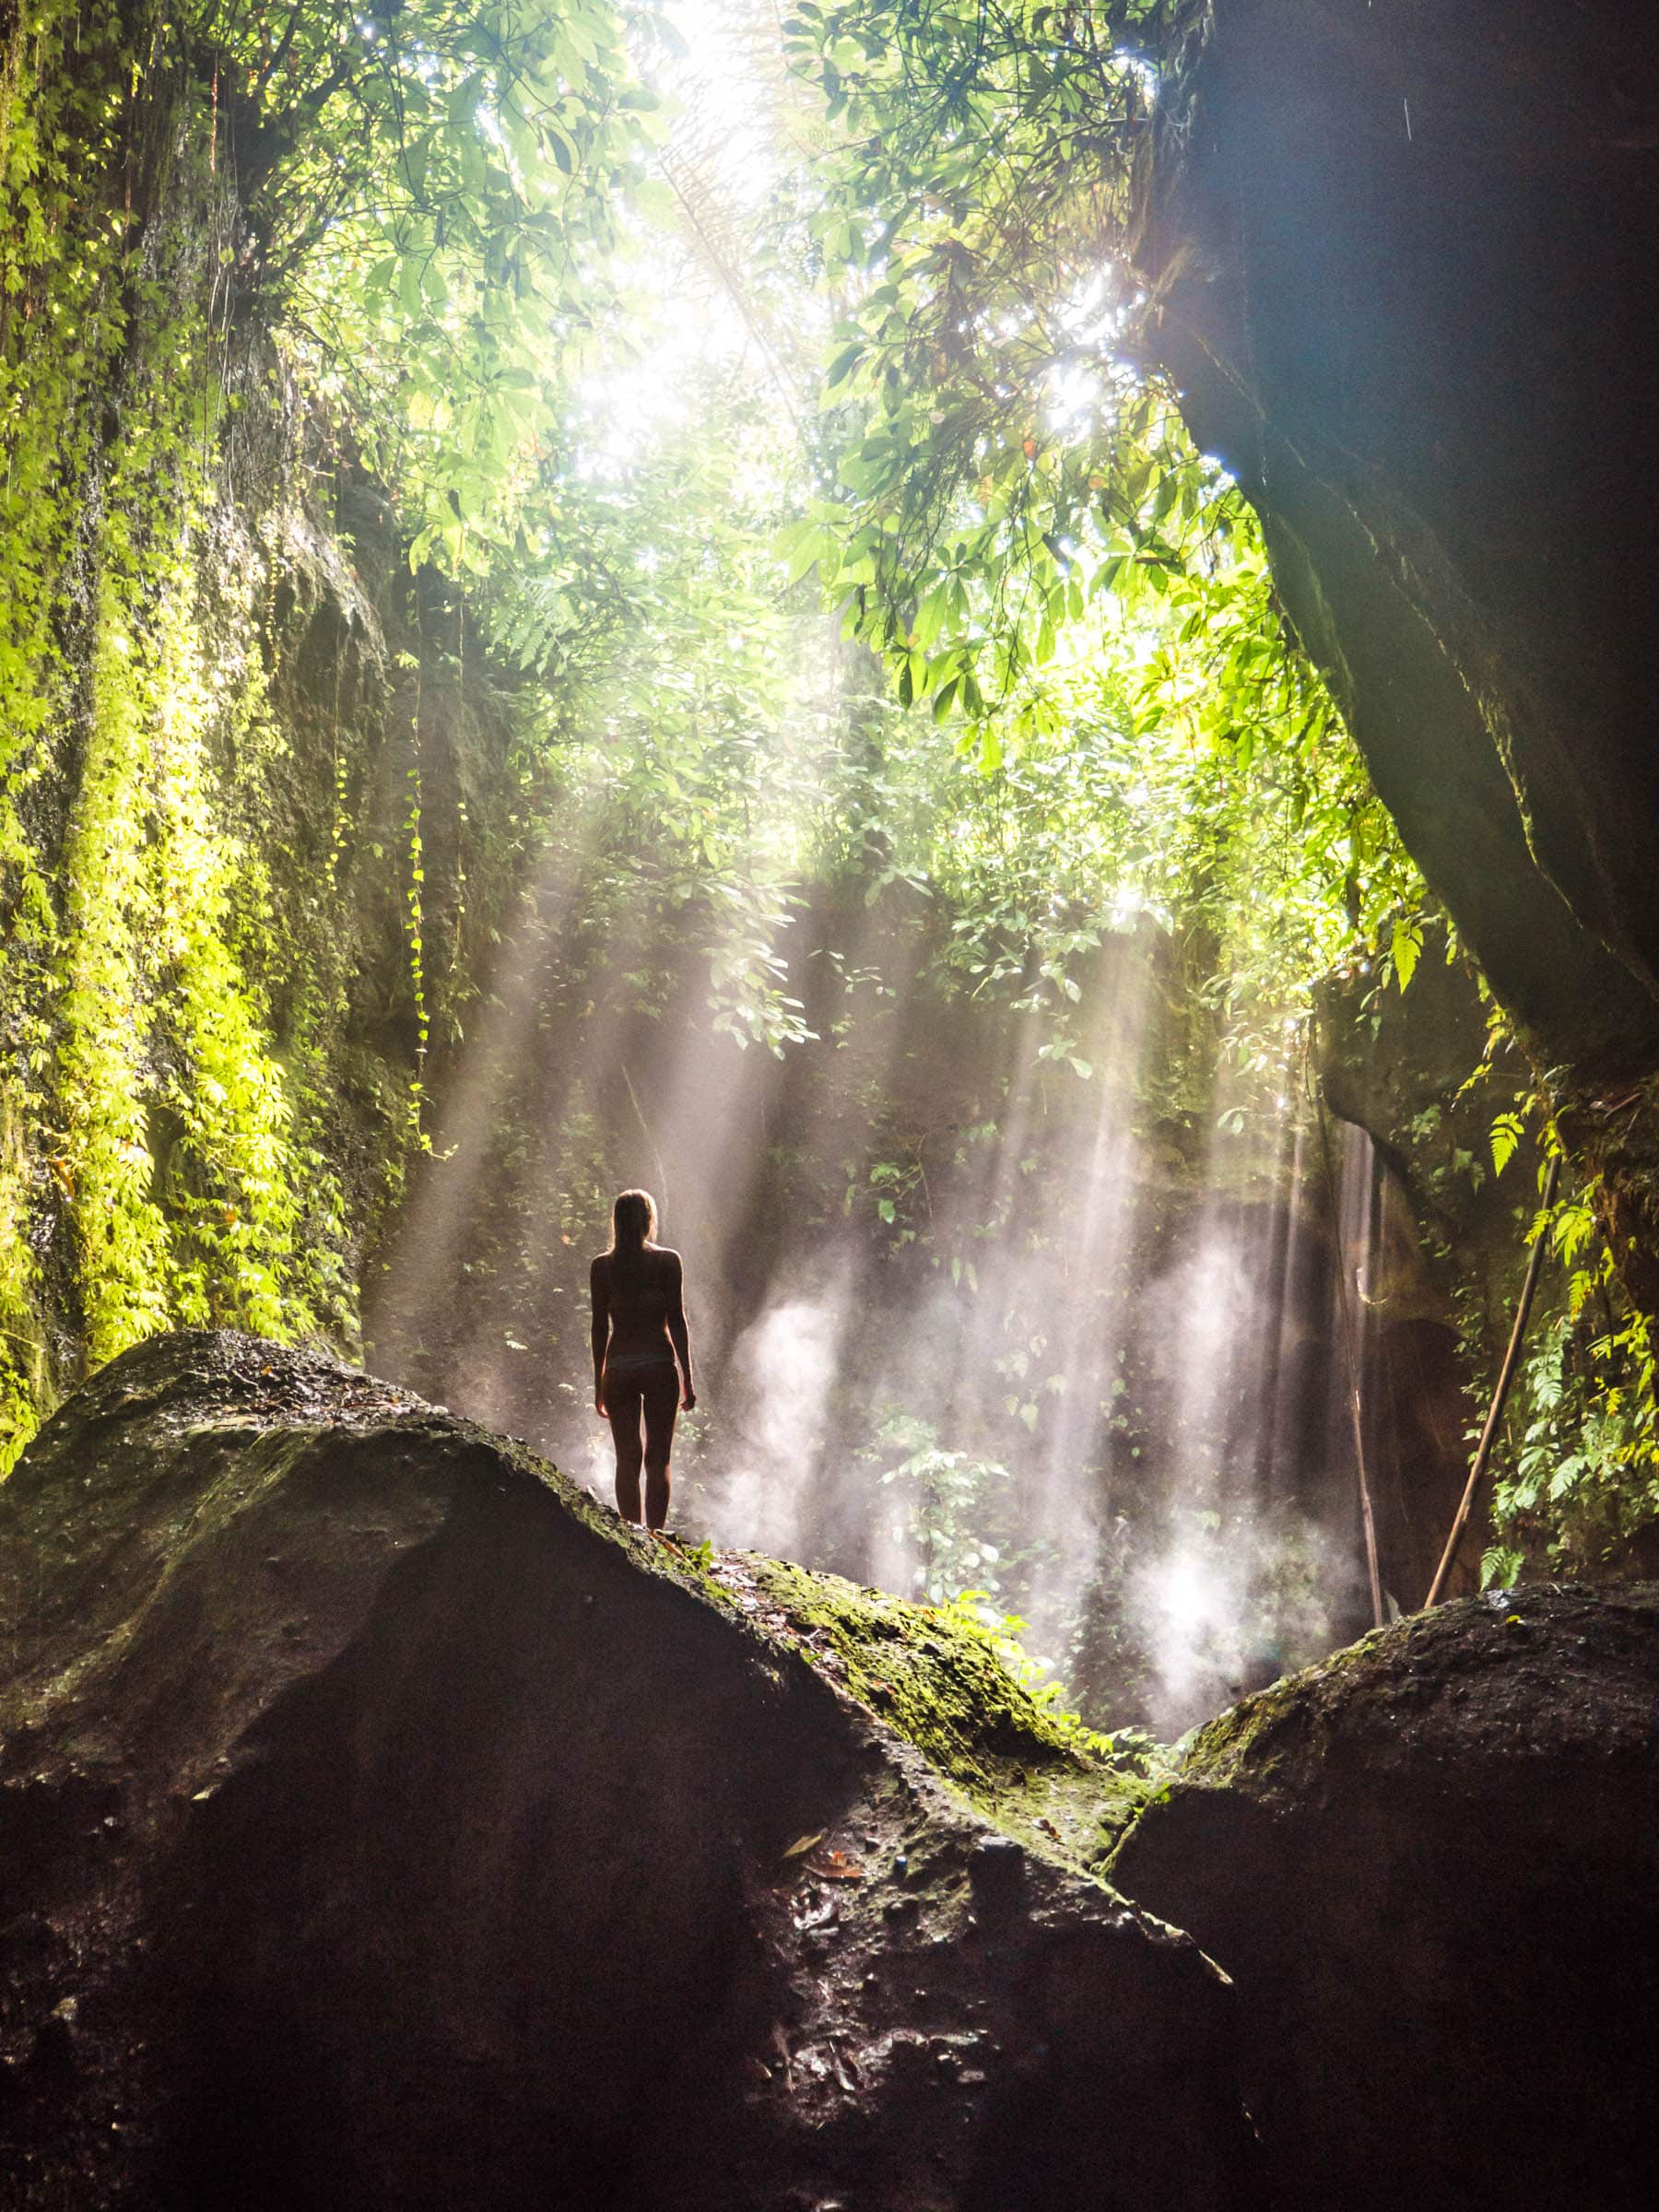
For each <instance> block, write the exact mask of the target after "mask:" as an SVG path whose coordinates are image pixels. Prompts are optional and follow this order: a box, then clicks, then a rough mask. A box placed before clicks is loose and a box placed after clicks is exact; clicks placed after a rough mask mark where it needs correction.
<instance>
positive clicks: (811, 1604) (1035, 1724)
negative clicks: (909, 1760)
mask: <svg viewBox="0 0 1659 2212" xmlns="http://www.w3.org/2000/svg"><path fill="white" fill-rule="evenodd" d="M702 1572H703V1573H704V1575H705V1578H706V1579H707V1580H708V1581H709V1583H711V1584H712V1587H713V1588H714V1589H715V1590H716V1591H717V1592H720V1593H723V1594H724V1596H725V1597H726V1598H727V1599H728V1600H729V1601H731V1602H735V1604H736V1605H737V1606H739V1607H740V1608H741V1609H743V1610H745V1611H746V1612H747V1614H748V1615H749V1617H750V1618H752V1619H753V1620H754V1622H755V1623H756V1625H757V1626H758V1627H759V1628H760V1629H761V1630H763V1631H764V1632H765V1633H767V1634H768V1635H770V1636H772V1637H774V1638H776V1639H778V1640H780V1641H782V1642H784V1643H786V1644H787V1645H789V1646H790V1647H791V1648H792V1649H794V1650H796V1651H799V1652H800V1653H802V1655H803V1656H804V1657H805V1658H806V1661H807V1662H808V1664H810V1665H813V1666H815V1667H816V1668H817V1669H818V1671H819V1672H820V1673H821V1674H823V1675H824V1676H825V1677H826V1678H827V1679H828V1680H829V1681H830V1683H831V1684H832V1685H833V1686H834V1687H835V1688H837V1689H838V1690H840V1691H841V1692H843V1693H844V1694H845V1695H846V1696H848V1697H851V1698H853V1699H855V1700H857V1701H858V1703H860V1704H861V1705H864V1706H866V1707H867V1708H868V1709H869V1711H870V1712H873V1713H874V1714H875V1715H876V1717H877V1719H878V1720H880V1721H882V1722H884V1723H885V1724H887V1725H888V1727H890V1728H892V1729H894V1730H896V1731H897V1733H898V1734H899V1735H902V1736H905V1737H907V1738H908V1739H909V1741H910V1742H912V1743H913V1744H914V1745H915V1746H916V1747H917V1748H918V1750H920V1751H922V1752H923V1753H924V1755H925V1757H926V1758H927V1759H928V1760H929V1762H930V1763H931V1764H932V1765H933V1767H934V1768H935V1770H936V1771H937V1772H938V1773H939V1774H940V1775H941V1776H942V1778H943V1779H944V1780H945V1781H946V1782H947V1783H949V1784H950V1785H951V1786H952V1787H953V1788H954V1789H957V1790H959V1791H960V1793H961V1794H962V1795H963V1796H965V1797H966V1798H967V1799H968V1800H969V1802H970V1803H971V1804H972V1805H974V1806H977V1807H978V1809H979V1810H980V1811H982V1812H983V1813H984V1814H985V1815H986V1816H987V1817H988V1818H994V1820H995V1822H996V1823H997V1825H998V1826H999V1827H1000V1828H1002V1829H1003V1830H1006V1832H1007V1833H1008V1834H1011V1835H1014V1836H1016V1837H1018V1839H1019V1840H1020V1841H1022V1842H1024V1843H1026V1844H1027V1845H1028V1846H1029V1847H1030V1849H1032V1850H1034V1851H1035V1852H1037V1853H1039V1855H1040V1856H1042V1857H1058V1858H1061V1859H1063V1860H1065V1862H1066V1863H1068V1864H1072V1865H1082V1866H1088V1867H1090V1868H1092V1867H1093V1866H1094V1865H1096V1864H1097V1863H1098V1862H1099V1861H1100V1858H1101V1857H1102V1856H1103V1855H1104V1853H1106V1852H1107V1851H1108V1850H1110V1848H1111V1847H1112V1844H1113V1843H1114V1842H1115V1841H1116V1839H1117V1836H1118V1835H1119V1833H1120V1832H1121V1831H1122V1830H1123V1829H1124V1827H1126V1826H1127V1824H1128V1822H1129V1821H1130V1820H1131V1819H1132V1818H1134V1816H1135V1812H1136V1811H1137V1810H1138V1809H1139V1807H1140V1806H1141V1805H1142V1804H1143V1803H1144V1802H1145V1799H1146V1797H1147V1793H1148V1791H1149V1789H1150V1788H1151V1786H1152V1785H1151V1783H1149V1782H1148V1781H1147V1773H1148V1771H1150V1768H1151V1766H1152V1764H1153V1762H1154V1760H1155V1759H1156V1757H1157V1754H1156V1751H1155V1747H1153V1746H1152V1745H1151V1744H1150V1743H1149V1741H1148V1740H1147V1738H1146V1737H1145V1736H1143V1735H1139V1734H1138V1733H1137V1732H1136V1731H1135V1730H1124V1731H1120V1732H1119V1733H1118V1734H1116V1735H1110V1736H1107V1735H1098V1734H1096V1733H1095V1732H1094V1731H1093V1730H1091V1729H1088V1728H1086V1727H1085V1726H1084V1725H1083V1724H1082V1723H1081V1722H1080V1721H1079V1720H1078V1718H1077V1715H1076V1714H1075V1713H1071V1712H1065V1711H1064V1710H1062V1708H1061V1707H1060V1705H1059V1703H1058V1699H1059V1696H1060V1694H1061V1693H1060V1692H1059V1691H1058V1690H1057V1688H1055V1687H1054V1686H1053V1684H1045V1683H1044V1681H1043V1679H1042V1677H1041V1669H1037V1668H1034V1667H1033V1665H1032V1663H1031V1662H1030V1660H1029V1659H1028V1658H1027V1657H1026V1655H1025V1653H1024V1652H1023V1650H1022V1649H1021V1647H1020V1645H1019V1643H1018V1641H1017V1637H1016V1635H1015V1634H1014V1633H1013V1632H1011V1631H1017V1630H1018V1628H1019V1627H1020V1626H1021V1625H1023V1624H1021V1623H1019V1622H1018V1621H1016V1622H1013V1623H1011V1624H1004V1623H1001V1622H999V1621H998V1620H997V1619H996V1618H995V1617H994V1615H988V1614H987V1613H986V1612H985V1610H984V1609H983V1608H982V1606H979V1605H977V1604H976V1603H975V1602H974V1600H973V1596H972V1594H970V1595H969V1596H967V1597H965V1598H959V1599H956V1600H954V1601H952V1602H950V1603H948V1604H944V1605H939V1606H918V1605H912V1604H910V1603H909V1602H907V1601H906V1600H904V1599H902V1598H897V1597H892V1596H889V1595H888V1594H887V1593H885V1592H883V1591H879V1590H860V1589H859V1588H857V1587H856V1585H855V1584H853V1583H849V1582H845V1581H843V1580H842V1579H841V1576H839V1575H830V1574H815V1573H813V1572H811V1571H809V1570H808V1569H806V1568H804V1567H794V1566H786V1565H784V1564H783V1563H782V1561H780V1560H777V1559H764V1558H762V1557H760V1556H759V1554H756V1553H751V1552H724V1553H716V1554H714V1555H713V1557H712V1559H711V1560H710V1561H709V1563H708V1564H707V1566H706V1567H705V1568H704V1569H703V1570H702Z"/></svg>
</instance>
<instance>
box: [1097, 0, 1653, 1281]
mask: <svg viewBox="0 0 1659 2212" xmlns="http://www.w3.org/2000/svg"><path fill="white" fill-rule="evenodd" d="M1171 16H1172V19H1173V20H1174V22H1175V24H1176V25H1177V27H1178V32H1179V35H1178V36H1177V37H1176V39H1175V41H1174V44H1173V47H1172V50H1171V53H1170V54H1169V55H1168V57H1167V58H1168V64H1169V65H1168V67H1167V68H1166V71H1165V74H1164V76H1163V79H1162V83H1161V87H1160V91H1159V101H1158V106H1157V111H1156V113H1157V125H1156V133H1155V136H1156V147H1155V150H1154V151H1153V152H1152V154H1151V156H1150V159H1148V160H1147V161H1146V162H1145V163H1144V165H1143V171H1142V185H1143V189H1142V192H1141V194H1140V202H1141V215H1142V218H1143V223H1144V234H1143V236H1142V239H1141V241H1140V259H1141V263H1142V266H1143V271H1144V274H1145V277H1146V278H1147V288H1148V290H1149V291H1152V292H1153V293H1154V294H1155V296H1156V300H1157V303H1158V313H1159V321H1158V326H1157V329H1156V331H1155V334H1154V341H1153V342H1154V345H1155V347H1156V350H1157V353H1158V356H1159V361H1160V363H1161V365H1162V366H1163V367H1164V368H1165V369H1166V370H1167V371H1169V372H1170V374H1171V378H1172V381H1173V382H1174V383H1175V384H1176V385H1177V387H1178V388H1179V389H1180V391H1181V393H1182V410H1183V412H1184V414H1185V416H1186V418H1187V421H1188V423H1189V425H1190V427H1191V429H1192V431H1193V434H1194V438H1195V439H1196V441H1198V443H1199V444H1200V446H1201V447H1202V448H1203V449H1204V450H1205V451H1206V452H1208V453H1216V454H1218V455H1219V456H1220V457H1221V458H1222V459H1223V460H1224V461H1225V462H1226V464H1227V465H1228V466H1229V467H1230V469H1231V470H1232V471H1233V472H1234V474H1235V475H1236V476H1237V477H1238V478H1239V480H1240V482H1241V485H1242V486H1243V488H1244V490H1245V492H1246V493H1247V495H1248V497H1249V498H1250V500H1251V501H1252V503H1253V505H1254V506H1255V507H1256V508H1257V509H1258V510H1259V512H1260V513H1261V515H1262V519H1263V523H1264V525H1265V531H1266V535H1267V539H1268V543H1269V546H1270V548H1271V551H1272V555H1273V562H1274V571H1275V576H1276V580H1277V585H1278V588H1279V591H1280V594H1281V595H1282V597H1283V599H1284V602H1285V605H1286V606H1287V608H1288V611H1289V613H1290V615H1291V617H1292V618H1293V619H1294V621H1295V623H1296V626H1297V628H1298V629H1299V630H1300V634H1301V636H1302V638H1303V640H1304V641H1305V642H1306V643H1307V645H1308V647H1309V650H1310V651H1311V652H1312V654H1313V655H1314V657H1315V659H1317V660H1318V661H1319V663H1320V665H1322V666H1323V667H1324V670H1325V673H1326V674H1327V676H1328V677H1330V679H1331V682H1332V684H1333V687H1334V688H1335V692H1336V695H1337V697H1338V698H1339V700H1341V703H1342V706H1343V710H1344V712H1345V714H1346V716H1347V721H1348V724H1349V727H1350V728H1351V730H1352V732H1353V735H1354V737H1355V739H1356V741H1357V742H1358V744H1359V747H1360V749H1361V751H1362V752H1363V753H1364V755H1365V759H1366V762H1367V765H1368V766H1369V768H1370V770H1371V776H1372V778H1373V780H1374V782H1375V783H1376V787H1377V790H1378V792H1379V793H1380V794H1381V795H1382V799H1383V801H1384V803H1385V804H1386V806H1387V807H1388V809H1389V811H1390V813H1391V814H1392V815H1393V817H1394V820H1395V822H1396V823H1397V825H1398V827H1399V830H1400V834H1401V836H1402V838H1403V839H1404V841H1405V842H1406V846H1407V847H1408V848H1409V850H1410V852H1411V853H1412V855H1413V857H1414V858H1415V859H1416V860H1417V861H1418V864H1419V865H1420V866H1421V867H1422V869H1423V872H1424V874H1425V875H1426V876H1427V877H1428V878H1429V881H1430V884H1431V885H1432V886H1433V888H1434V889H1435V891H1436V892H1437V894H1438V895H1439V897H1440V898H1441V900H1443V901H1444V902H1445V905H1446V907H1447V908H1448V909H1449V911H1450V912H1452V913H1453V915H1454V916H1455V917H1456V920H1457V924H1458V927H1459V930H1460V932H1461V934H1462V936H1463V939H1464V942H1465V944H1466V945H1468V946H1470V947H1473V948H1474V950H1475V952H1476V953H1477V956H1478V958H1479V960H1480V963H1481V965H1482V967H1483V969H1484V970H1485V971H1486V973H1487V975H1488V979H1489V980H1490V982H1491V984H1492V987H1493V989H1494V990H1495V991H1496V992H1497V994H1498V995H1499V997H1500V999H1501V1000H1502V1002H1503V1004H1504V1006H1506V1007H1507V1008H1508V1009H1509V1011H1510V1012H1511V1014H1512V1015H1513V1016H1515V1017H1516V1018H1517V1019H1518V1020H1519V1022H1520V1023H1521V1024H1522V1025H1523V1027H1524V1030H1525V1032H1526V1033H1527V1036H1528V1039H1529V1041H1530V1044H1531V1048H1532V1051H1533V1053H1534V1054H1535V1059H1536V1062H1537V1065H1538V1066H1539V1068H1540V1069H1541V1070H1547V1071H1548V1084H1549V1090H1550V1095H1551V1098H1552V1100H1553V1101H1554V1103H1555V1104H1556V1106H1557V1108H1558V1110H1559V1114H1560V1115H1561V1116H1562V1117H1563V1118H1562V1120H1561V1124H1560V1126H1561V1131H1562V1134H1563V1135H1564V1136H1565V1138H1566V1140H1567V1142H1568V1147H1569V1149H1570V1151H1571V1153H1572V1154H1573V1156H1574V1157H1575V1158H1577V1159H1581V1160H1583V1162H1584V1163H1585V1165H1586V1166H1587V1167H1588V1168H1589V1169H1590V1170H1591V1171H1600V1172H1601V1174H1602V1176H1603V1178H1604V1182H1603V1186H1602V1193H1601V1195H1602V1202H1603V1204H1604V1205H1605V1206H1606V1210H1607V1212H1608V1214H1609V1216H1610V1218H1611V1220H1612V1224H1613V1227H1614V1229H1615V1231H1616V1234H1617V1235H1618V1239H1619V1241H1620V1242H1621V1243H1622V1245H1623V1247H1624V1265H1625V1270H1626V1277H1627V1280H1628V1281H1629V1283H1630V1288H1631V1289H1632V1291H1633V1292H1634V1293H1635V1294H1636V1296H1637V1297H1638V1298H1639V1299H1640V1300H1641V1302H1642V1304H1643V1305H1644V1306H1645V1307H1646V1309H1647V1310H1648V1311H1649V1312H1655V1311H1659V873H1656V872H1655V870H1654V868H1653V840H1654V832H1655V827H1656V819H1659V818H1656V814H1655V803H1654V800H1655V791H1656V790H1659V784H1656V783H1655V779H1654V777H1653V766H1652V763H1653V745H1654V737H1655V731H1656V728H1659V724H1656V722H1655V709H1654V689H1653V676H1652V667H1651V660H1652V655H1651V651H1650V643H1649V641H1650V635H1651V631H1652V628H1653V622H1652V612H1651V607H1650V605H1649V583H1648V573H1649V570H1650V568H1651V566H1652V554H1651V542H1650V541H1651V536H1652V530H1651V523H1650V517H1651V516H1652V513H1653V504H1654V499H1655V496H1656V494H1659V441H1655V439H1654V437H1653V429H1654V395H1655V389H1656V387H1655V382H1654V378H1653V371H1652V363H1653V352H1654V344H1655V339H1656V338H1659V288H1655V286H1654V284H1653V265H1654V256H1655V253H1656V252H1659V10H1655V9H1653V7H1651V6H1647V7H1641V6H1631V5H1630V0H1576V5H1574V6H1571V7H1567V8H1563V7H1560V6H1555V5H1552V4H1551V0H1459V4H1458V5H1456V6H1447V5H1446V0H1194V5H1192V6H1184V7H1182V8H1179V9H1176V10H1173V11H1171Z"/></svg>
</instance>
